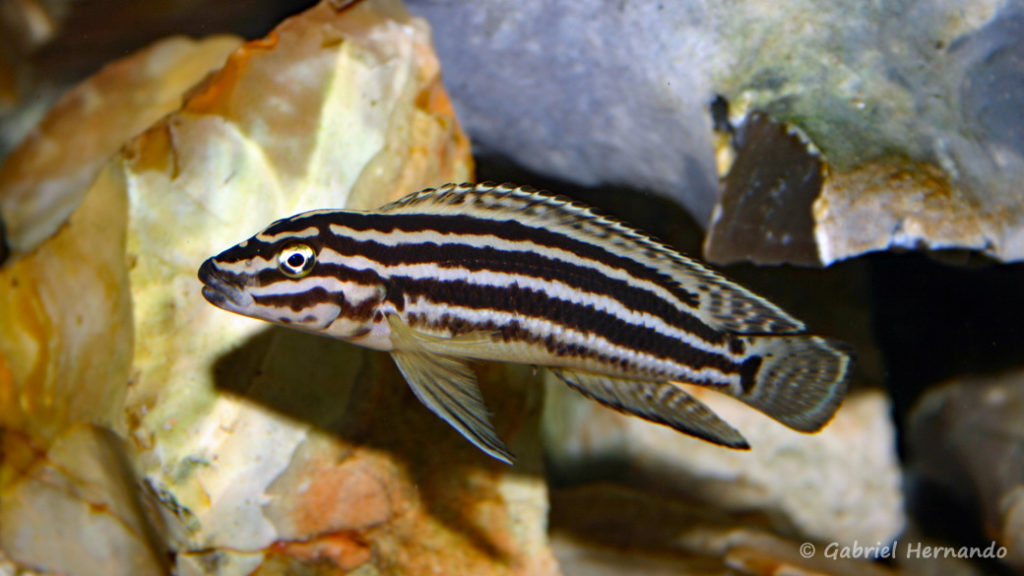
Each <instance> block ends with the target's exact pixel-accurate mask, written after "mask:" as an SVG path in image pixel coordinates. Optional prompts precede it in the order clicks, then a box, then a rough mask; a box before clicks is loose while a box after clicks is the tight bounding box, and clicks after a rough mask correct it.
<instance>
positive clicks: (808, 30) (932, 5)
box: [410, 0, 1024, 264]
mask: <svg viewBox="0 0 1024 576" xmlns="http://www.w3.org/2000/svg"><path fill="white" fill-rule="evenodd" d="M410 6H411V8H412V10H413V11H415V12H417V13H419V14H422V15H424V16H425V17H427V18H428V19H430V21H431V22H432V23H433V24H434V26H435V27H436V30H437V34H436V38H437V43H438V50H439V53H440V54H441V58H442V60H443V62H444V63H445V68H446V70H447V73H446V80H447V82H448V84H449V87H450V89H451V91H452V94H453V98H454V100H455V104H456V107H457V109H458V111H459V114H460V118H461V119H462V121H463V122H464V124H465V125H466V127H467V129H468V130H469V132H470V134H471V135H472V136H473V138H474V142H475V143H476V144H477V145H478V146H479V147H480V149H481V150H482V151H484V152H486V153H489V154H495V155H501V156H505V157H507V158H509V159H511V160H512V161H514V162H516V163H519V164H521V165H522V166H524V167H525V168H527V169H529V170H532V171H535V172H539V173H542V174H544V175H547V176H549V177H552V178H561V179H566V180H572V181H574V182H577V183H582V184H585V185H598V184H605V183H612V184H628V185H630V186H632V187H634V188H635V189H638V190H653V191H655V192H658V193H661V194H665V195H668V196H671V197H672V198H675V199H676V200H678V201H679V202H681V203H682V204H684V205H685V206H686V207H687V208H688V210H689V211H690V212H691V213H692V214H693V215H694V216H695V218H696V219H697V221H698V222H700V223H702V224H706V223H709V222H710V220H711V216H712V212H713V208H714V206H715V205H716V202H717V200H718V193H717V186H716V182H717V179H718V174H717V173H716V162H715V157H716V152H715V147H716V144H715V138H714V137H713V136H712V127H713V125H715V124H717V125H719V127H722V123H721V122H713V121H712V118H711V114H710V113H709V104H711V103H712V102H722V101H727V102H729V103H731V115H732V117H733V118H734V119H733V121H732V124H733V125H739V124H742V122H743V119H750V118H755V117H756V115H757V114H760V115H762V116H765V117H768V118H770V119H771V120H772V121H774V122H776V123H778V124H781V125H783V126H787V127H792V128H793V129H794V130H796V131H798V132H800V133H801V134H803V135H804V137H805V138H806V140H807V141H808V142H809V143H811V144H812V145H813V149H814V150H815V152H816V154H818V155H819V157H820V158H821V160H822V162H823V163H824V169H825V173H824V175H823V176H824V177H823V178H822V184H821V187H820V188H819V189H817V190H813V189H808V190H807V191H805V192H803V193H801V194H797V195H795V196H793V197H789V196H785V195H783V196H780V195H778V194H777V192H778V190H774V191H773V188H772V187H771V186H767V187H764V186H762V187H760V188H759V189H760V190H761V192H758V193H754V192H750V193H749V194H748V196H747V197H746V198H745V200H744V204H745V205H746V206H747V207H748V208H747V209H746V210H744V211H742V214H746V215H747V216H740V214H741V213H739V212H734V211H732V210H728V209H725V210H724V211H723V212H722V214H723V216H724V217H723V218H720V219H719V220H717V221H716V222H715V227H716V228H717V227H722V229H721V230H718V232H719V233H725V232H726V231H727V230H729V229H731V228H732V229H737V230H739V229H741V228H742V229H746V228H747V227H749V226H750V225H751V221H750V220H749V219H747V217H748V216H750V215H751V214H757V213H758V212H759V211H760V212H761V213H763V214H772V215H777V216H779V217H781V219H774V218H773V219H771V221H770V222H771V223H770V225H767V226H766V225H765V224H767V222H768V221H766V220H764V219H762V220H761V221H760V222H761V224H757V226H759V227H760V228H757V229H755V230H752V232H753V234H754V235H755V237H758V238H768V237H774V238H776V239H783V238H786V237H789V238H793V239H800V241H799V242H794V243H793V245H792V247H793V252H792V253H791V254H790V253H786V251H785V250H781V249H779V248H778V247H777V249H776V250H775V252H774V253H773V254H771V255H766V256H763V257H762V256H761V255H760V254H758V253H756V252H750V251H749V250H748V249H746V248H742V249H741V248H737V249H736V250H729V251H728V252H727V254H726V256H725V258H724V259H726V260H729V259H732V258H736V257H744V258H751V259H753V260H755V261H758V262H762V261H763V262H777V261H780V260H781V261H786V262H794V263H805V264H806V263H808V262H811V263H813V261H814V260H813V259H810V260H809V259H808V256H807V249H806V247H805V246H804V242H805V241H812V238H811V236H813V242H814V243H815V244H816V245H817V250H816V252H817V260H818V261H820V262H821V263H822V264H829V263H831V262H835V261H837V260H842V259H845V258H850V257H852V256H856V255H858V254H862V253H864V252H868V251H875V250H888V249H893V248H896V249H914V250H917V249H932V250H936V249H946V248H962V249H969V250H976V251H979V252H983V253H985V254H986V255H989V256H991V257H993V258H996V259H999V260H1003V261H1015V260H1019V259H1021V258H1024V233H1022V232H1021V228H1020V226H1019V222H1020V221H1021V218H1020V215H1021V214H1022V213H1024V200H1022V199H1021V196H1020V195H1019V194H1018V193H1017V185H1016V183H1017V182H1019V181H1020V179H1021V177H1022V176H1024V149H1022V139H1021V138H1020V137H1019V134H1021V133H1024V129H1022V124H1024V115H1022V114H1021V113H1020V110H1022V109H1024V106H1022V103H1024V90H1021V89H1020V86H1019V82H1018V79H1019V77H1020V72H1021V69H1022V68H1021V67H1022V66H1024V58H1021V57H1019V54H1020V53H1021V50H1020V49H1019V44H1020V42H1021V38H1024V35H1022V34H1020V33H1019V31H1020V29H1021V22H1024V10H1022V9H1021V8H1020V6H1019V4H1018V3H1015V2H1011V1H1008V0H977V1H975V2H969V3H961V2H949V1H942V0H929V1H927V2H917V3H914V4H913V5H912V6H903V5H898V6H897V5H878V4H865V3H863V2H855V1H852V0H844V1H841V2H833V3H831V4H829V5H828V6H827V7H824V8H823V7H822V6H820V5H819V4H817V3H808V2H806V1H805V0H787V1H786V2H781V3H778V2H776V3H772V4H771V5H770V8H769V7H768V6H769V5H767V4H765V3H763V2H754V1H750V2H740V3H730V4H723V3H720V2H706V1H705V2H688V3H685V4H678V3H676V4H673V3H644V2H640V3H624V4H621V5H615V6H614V7H613V6H609V5H608V4H607V3H603V2H598V1H596V0H590V1H586V2H574V3H572V4H571V5H567V4H564V3H557V2H547V1H544V0H533V1H527V2H523V1H512V0H506V1H495V2H486V3H473V4H464V3H458V2H447V1H441V0H411V2H410ZM720 107H721V106H719V108H720ZM719 116H722V115H721V114H719ZM725 116H726V117H728V116H729V114H725ZM719 119H720V118H719ZM750 152H752V151H748V153H750ZM739 154H740V155H744V153H743V151H742V150H741V151H740V152H739ZM760 158H761V159H760V160H759V162H762V163H764V164H760V165H761V166H764V167H765V168H766V169H770V170H775V169H783V167H780V166H774V167H771V166H770V161H771V158H770V157H760ZM794 161H795V162H800V160H794ZM787 162H789V161H788V160H787ZM785 170H794V171H795V172H794V174H796V173H800V172H801V170H802V169H801V168H800V167H799V166H798V165H794V166H792V167H791V168H786V169H783V171H785ZM756 173H757V172H756V170H751V169H750V167H749V165H747V167H745V168H744V169H743V171H742V172H741V173H736V174H731V175H729V176H728V177H727V183H726V186H727V187H728V188H729V189H735V190H745V188H744V181H745V180H746V181H748V182H747V183H748V184H750V185H753V186H755V187H757V184H756V180H755V181H749V180H748V179H749V178H750V177H752V175H754V174H756ZM758 196H760V200H759V198H758ZM808 196H810V197H811V198H813V199H814V201H813V204H812V212H811V214H812V215H813V223H814V226H813V233H812V234H809V233H808V231H807V229H806V228H807V223H806V221H805V220H806V213H807V209H808V206H807V200H808ZM726 198H728V196H727V197H726ZM722 207H723V208H726V207H725V206H724V205H723V206H722ZM733 214H736V215H737V217H739V218H740V219H739V220H737V221H735V222H734V221H731V220H730V219H731V218H732V217H733V216H732V215H733ZM954 220H955V221H956V222H958V223H959V222H963V223H964V225H962V226H960V225H958V226H952V225H950V224H949V223H950V222H951V221H954ZM812 252H813V251H812Z"/></svg>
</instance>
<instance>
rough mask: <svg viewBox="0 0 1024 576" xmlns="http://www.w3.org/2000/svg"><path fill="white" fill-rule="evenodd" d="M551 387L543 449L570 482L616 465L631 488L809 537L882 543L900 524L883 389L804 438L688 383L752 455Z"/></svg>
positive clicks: (847, 405)
mask: <svg viewBox="0 0 1024 576" xmlns="http://www.w3.org/2000/svg"><path fill="white" fill-rule="evenodd" d="M553 384H554V385H552V386H549V387H548V402H547V406H546V409H545V410H546V411H545V420H544V432H545V448H546V449H547V450H548V452H549V463H550V465H551V466H552V468H553V469H554V470H555V471H556V473H558V474H559V476H560V477H562V478H563V479H564V480H565V481H568V482H573V481H580V480H585V479H586V478H587V477H588V476H590V475H591V474H592V472H591V471H592V470H593V468H594V467H595V466H596V465H597V464H596V463H599V462H611V463H616V462H617V463H619V469H620V470H621V473H620V474H619V475H618V476H617V477H618V478H620V479H622V480H624V481H626V482H629V483H630V484H632V485H633V486H637V487H642V488H645V489H649V490H656V491H658V493H661V494H665V495H666V496H667V497H671V496H673V495H679V494H685V495H687V497H689V498H693V499H696V500H697V501H699V502H701V503H703V504H704V505H706V506H710V507H712V508H715V509H721V510H724V511H732V512H739V511H746V512H748V513H756V514H759V515H764V516H765V517H767V518H769V519H770V520H771V526H772V528H773V530H778V531H781V532H782V533H787V534H796V535H800V536H802V537H804V538H807V539H810V540H815V541H837V542H840V543H852V542H853V541H855V540H859V541H861V542H872V543H874V542H879V541H880V542H886V541H888V540H890V539H892V538H894V537H895V536H897V535H898V534H899V533H900V531H901V530H902V528H903V525H904V522H905V520H904V515H903V497H902V493H901V474H900V470H899V465H898V461H897V457H896V452H895V449H896V448H895V446H896V445H895V438H894V436H895V431H894V429H893V425H892V423H891V421H890V419H889V404H888V401H887V400H886V399H885V397H884V396H883V395H882V394H881V393H878V392H862V393H857V394H854V395H852V396H850V397H849V398H848V399H847V400H846V401H845V402H844V404H843V406H842V407H841V408H840V409H839V412H838V413H837V415H836V417H835V419H834V420H833V421H832V422H831V423H830V424H829V425H828V426H827V427H826V428H825V429H823V430H822V431H821V432H820V433H817V434H812V435H807V434H800V433H798V432H795V431H793V430H790V429H788V428H785V427H784V426H782V425H781V424H778V423H777V422H775V421H773V420H771V419H769V418H768V417H766V416H764V415H762V414H760V413H758V412H755V411H754V410H752V409H750V408H748V407H746V406H743V405H741V404H739V403H738V402H736V401H734V400H732V399H730V398H727V397H724V396H722V395H720V394H715V393H714V392H711V391H708V390H706V389H699V388H696V387H690V388H688V389H689V390H690V391H691V393H693V394H694V395H695V396H697V397H698V398H700V399H701V401H703V402H706V403H707V404H708V405H709V406H710V407H711V409H712V410H714V411H715V412H716V413H718V414H719V415H720V416H722V417H723V418H724V419H725V420H726V421H727V422H729V423H731V424H733V425H734V426H736V428H737V429H739V430H740V431H741V432H742V433H743V434H744V436H745V437H746V438H747V439H748V440H749V442H750V444H751V446H752V449H751V450H750V451H735V450H728V449H725V448H722V447H720V446H716V445H712V444H709V443H707V442H704V441H702V440H698V439H696V438H691V437H688V436H684V435H681V434H679V433H678V432H675V431H674V430H671V429H669V428H667V427H664V426H658V425H654V424H650V423H648V422H645V421H642V420H639V419H637V418H631V417H628V416H625V415H622V414H619V413H618V412H614V411H612V410H609V409H607V408H604V407H601V406H598V405H596V404H594V403H593V402H590V401H587V400H585V399H583V398H581V397H579V395H578V394H575V393H574V392H572V391H569V390H565V389H564V386H559V385H558V383H553ZM574 478H578V479H577V480H574Z"/></svg>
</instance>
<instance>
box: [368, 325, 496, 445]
mask: <svg viewBox="0 0 1024 576" xmlns="http://www.w3.org/2000/svg"><path fill="white" fill-rule="evenodd" d="M388 320H389V322H390V323H391V329H392V341H393V342H394V343H395V345H396V347H395V350H393V351H392V352H391V357H392V358H393V359H394V361H395V365H397V366H398V370H399V371H400V372H401V373H402V375H403V376H404V377H405V380H406V382H408V383H409V387H410V388H412V391H413V394H415V395H416V398H418V399H419V400H420V402H422V403H423V404H424V405H425V406H426V407H427V408H429V409H430V411H431V412H433V413H434V414H437V415H438V416H440V417H441V419H443V420H444V421H445V422H447V423H448V424H450V425H451V426H452V427H453V428H455V429H456V430H458V431H459V433H460V434H462V435H463V436H464V437H465V438H466V439H467V440H469V441H470V442H472V443H473V444H474V445H475V446H476V447H477V448H480V449H481V450H483V451H484V452H486V453H487V454H488V455H490V456H492V457H494V458H496V459H498V460H501V461H502V462H505V463H506V464H512V463H513V462H514V460H515V459H514V457H513V456H512V454H511V453H510V452H509V451H508V448H506V447H505V444H504V443H503V442H502V441H501V438H499V437H498V433H497V432H496V431H495V430H494V426H493V424H491V421H490V415H489V413H488V411H487V406H486V405H485V404H484V399H483V395H482V394H481V393H480V387H479V386H477V382H476V375H474V374H473V371H472V370H471V369H470V367H469V365H468V364H466V363H465V362H463V361H461V360H459V359H457V358H453V357H451V356H444V355H441V354H436V353H434V352H431V351H430V350H428V349H426V348H424V347H423V346H422V342H423V341H424V340H429V339H430V338H433V337H432V336H429V335H424V334H419V333H416V332H415V331H414V330H413V329H412V328H410V327H409V326H408V325H406V324H405V323H404V322H402V321H401V319H399V318H397V316H394V315H389V317H388Z"/></svg>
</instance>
